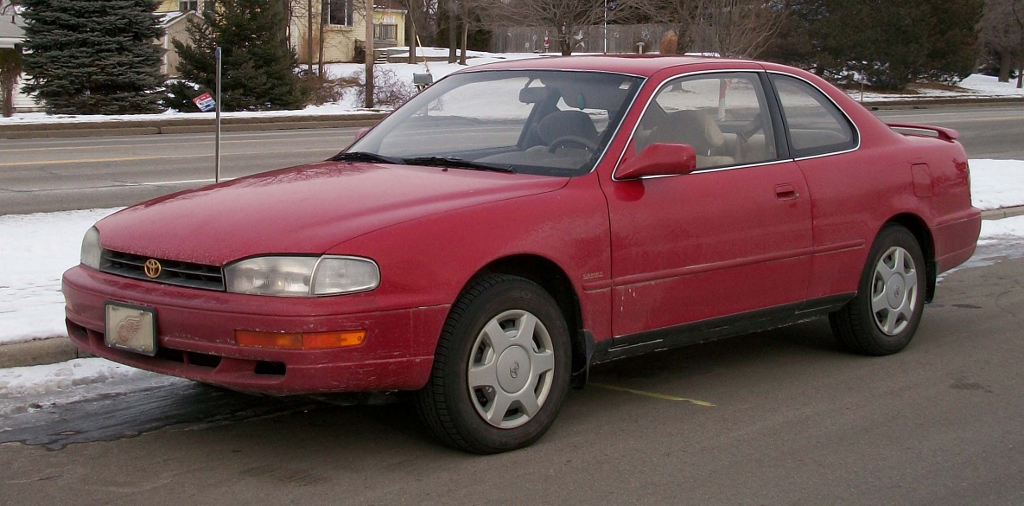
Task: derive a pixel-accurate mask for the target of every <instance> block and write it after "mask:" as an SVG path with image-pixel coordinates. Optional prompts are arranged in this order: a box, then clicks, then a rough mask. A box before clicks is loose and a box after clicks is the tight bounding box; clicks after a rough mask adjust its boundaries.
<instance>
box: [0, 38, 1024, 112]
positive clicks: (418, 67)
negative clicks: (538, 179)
mask: <svg viewBox="0 0 1024 506" xmlns="http://www.w3.org/2000/svg"><path fill="white" fill-rule="evenodd" d="M401 50H404V51H405V53H404V54H408V50H409V49H408V48H393V51H395V56H400V54H402V53H401ZM417 54H420V55H427V56H431V57H440V56H447V54H448V50H447V49H445V48H417ZM581 54H582V53H581ZM545 56H558V54H556V53H547V54H538V53H487V52H483V51H469V52H468V53H467V59H466V65H467V66H470V67H472V66H476V65H483V64H486V63H493V62H497V61H506V60H520V59H525V58H539V57H545ZM375 68H378V69H385V70H390V71H392V72H394V73H395V74H397V75H398V76H399V77H400V78H401V79H402V80H404V81H405V82H406V83H407V84H409V85H410V86H411V85H412V76H413V74H420V73H426V72H428V71H429V73H430V74H432V75H433V76H434V80H435V81H437V80H438V79H441V78H442V77H444V76H447V75H448V74H451V73H452V72H455V71H457V70H459V69H463V68H466V67H463V66H462V65H459V64H457V63H447V62H446V61H445V62H427V63H424V62H420V63H417V64H408V63H384V64H379V65H377V66H376V67H375ZM363 69H365V66H364V65H363V64H361V63H333V64H329V65H327V71H328V73H329V74H330V75H331V76H332V77H347V76H352V75H354V74H356V73H357V72H360V71H362V70H363ZM959 88H960V89H935V88H931V87H917V88H915V90H916V93H898V94H893V93H875V92H867V93H864V97H863V98H864V102H865V103H868V102H880V101H888V100H914V99H926V98H992V97H1015V96H1016V97H1024V90H1021V89H1017V88H1016V87H1015V83H1000V82H998V79H997V78H995V77H990V76H985V75H980V74H975V75H972V76H970V77H968V78H967V79H964V80H963V82H961V83H960V85H959ZM353 91H354V90H353ZM848 93H849V94H850V95H851V96H852V97H854V98H855V99H858V100H859V99H860V98H861V94H860V92H859V91H857V90H848ZM366 112H367V111H366V110H365V109H363V108H362V98H361V97H358V96H355V95H354V94H353V93H349V94H346V95H345V97H344V98H342V99H341V100H340V101H338V102H336V103H330V104H324V105H314V106H309V107H306V108H305V109H302V110H296V111H267V112H232V113H224V115H223V116H224V117H225V118H252V117H260V118H273V117H293V116H318V115H332V114H360V113H366ZM213 117H214V113H180V112H175V111H167V112H165V113H162V114H136V115H111V116H98V115H82V116H77V115H48V114H45V113H41V112H36V113H20V114H15V115H14V116H13V117H10V118H0V125H11V124H36V123H82V122H96V121H118V122H127V121H147V120H160V119H167V118H175V119H178V118H180V119H185V118H195V119H209V118H213Z"/></svg>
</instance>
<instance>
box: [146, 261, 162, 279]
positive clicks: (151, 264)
mask: <svg viewBox="0 0 1024 506" xmlns="http://www.w3.org/2000/svg"><path fill="white" fill-rule="evenodd" d="M162 270H163V267H161V266H160V262H157V261H156V260H154V259H152V258H150V259H149V260H146V264H145V265H143V266H142V272H143V273H144V274H145V275H146V276H147V277H149V278H150V279H156V278H157V276H159V275H160V271H162Z"/></svg>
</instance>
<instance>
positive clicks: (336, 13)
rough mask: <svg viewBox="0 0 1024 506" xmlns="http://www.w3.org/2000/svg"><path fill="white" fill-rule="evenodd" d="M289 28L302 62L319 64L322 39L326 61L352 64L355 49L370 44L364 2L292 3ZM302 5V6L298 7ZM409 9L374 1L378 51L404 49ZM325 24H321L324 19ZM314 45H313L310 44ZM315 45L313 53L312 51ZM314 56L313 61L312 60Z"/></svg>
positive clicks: (295, 0) (325, 0)
mask: <svg viewBox="0 0 1024 506" xmlns="http://www.w3.org/2000/svg"><path fill="white" fill-rule="evenodd" d="M292 2H293V8H292V19H291V23H290V27H289V32H290V39H291V44H292V47H294V48H295V50H296V53H297V54H298V56H299V62H301V63H309V62H310V61H313V62H316V61H319V56H320V40H321V38H322V39H323V53H324V58H323V59H324V61H325V62H328V63H336V62H351V61H353V60H354V59H355V48H356V45H357V43H358V45H359V46H362V45H363V43H364V42H365V41H366V24H365V21H364V20H365V19H366V18H365V17H364V16H363V11H364V10H363V8H362V6H363V5H364V4H365V2H363V1H362V0H317V1H316V2H306V1H303V0H292ZM310 3H312V4H313V5H312V7H313V9H312V11H313V12H312V18H313V37H312V38H311V37H309V16H310V14H309V9H308V6H309V4H310ZM297 4H301V5H297ZM406 12H407V11H406V10H405V9H402V8H400V4H398V2H391V1H388V0H374V8H373V47H374V49H375V50H382V49H384V48H389V47H395V46H404V45H406V43H405V42H406V41H405V15H406ZM321 19H322V20H323V23H322V24H321V23H320V20H321ZM311 42H312V44H310V43H311ZM310 46H312V51H310ZM310 56H312V58H310Z"/></svg>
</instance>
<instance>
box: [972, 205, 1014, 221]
mask: <svg viewBox="0 0 1024 506" xmlns="http://www.w3.org/2000/svg"><path fill="white" fill-rule="evenodd" d="M1020 215H1024V206H1013V207H1000V208H999V209H989V210H988V211H982V212H981V219H983V220H1001V219H1003V218H1009V217H1012V216H1020Z"/></svg>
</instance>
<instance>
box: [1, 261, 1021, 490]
mask: <svg viewBox="0 0 1024 506" xmlns="http://www.w3.org/2000/svg"><path fill="white" fill-rule="evenodd" d="M1020 246H1021V245H1019V244H1018V245H1016V247H1017V248H1018V250H1019V248H1020ZM983 253H984V252H983ZM989 253H993V254H999V252H997V251H990V252H989ZM982 256H984V254H983V255H982ZM1021 279H1024V260H1022V259H1019V258H1018V259H1013V260H1005V261H1002V262H999V263H996V264H995V265H991V266H988V267H975V268H966V269H963V270H959V271H957V272H954V273H952V274H951V275H949V276H948V277H946V278H945V279H944V280H943V281H942V282H941V283H940V285H939V289H938V296H937V298H936V300H935V303H933V304H931V305H930V306H928V307H927V309H926V312H925V317H924V320H923V321H922V325H921V327H920V329H919V330H918V334H917V336H916V337H915V339H914V341H913V342H912V343H911V345H910V346H909V347H908V348H907V349H906V350H905V351H904V352H902V353H900V354H897V355H894V356H891V357H885V358H868V357H862V356H855V355H850V354H847V353H844V352H842V351H840V350H838V349H837V347H836V344H835V343H834V341H833V340H832V337H831V334H830V332H829V331H828V326H827V324H826V323H825V322H823V321H821V320H817V321H811V322H807V323H803V324H800V325H796V326H792V327H788V328H783V329H778V330H774V331H770V332H763V333H758V334H753V335H748V336H744V337H740V338H736V339H730V340H725V341H719V342H715V343H711V344H706V345H699V346H693V347H688V348H682V349H678V350H675V351H670V352H662V353H658V354H654V355H650V356H646V357H640V358H637V359H631V360H626V361H621V362H617V363H612V364H609V365H605V366H600V367H598V370H597V371H596V372H595V374H594V375H593V377H592V383H593V384H592V385H590V386H588V387H587V388H586V389H585V390H583V391H582V392H579V391H576V392H573V393H572V394H571V395H570V397H569V399H568V401H567V403H566V406H565V407H564V409H563V410H562V413H561V415H560V417H559V419H558V421H557V422H556V423H555V425H554V427H553V428H552V430H551V431H550V432H548V434H547V435H546V436H545V437H544V438H543V439H541V440H540V441H539V442H538V443H537V444H536V445H534V446H532V447H530V448H526V449H524V450H520V451H516V452H512V453H508V454H503V455H496V456H490V457H478V456H471V455H467V454H462V453H459V452H456V451H452V450H449V449H447V448H444V447H442V446H439V445H438V444H437V443H435V442H434V441H433V440H432V439H431V438H430V437H429V436H428V434H427V433H426V431H425V430H424V429H423V428H421V427H420V425H419V424H418V423H417V422H416V420H415V416H414V411H413V409H412V406H411V405H410V403H407V402H399V403H395V404H388V405H384V406H356V407H343V406H338V405H336V404H334V403H330V402H325V401H324V400H322V399H320V400H318V399H310V398H298V399H291V400H279V399H268V398H256V397H247V396H243V395H239V394H233V393H229V392H224V391H221V390H217V389H212V388H208V387H202V386H198V385H191V384H188V385H184V386H182V385H176V386H170V387H162V388H155V389H150V390H144V391H139V392H135V393H132V394H129V395H127V396H122V397H111V398H105V399H99V400H92V401H83V402H80V403H76V404H71V405H67V406H64V407H63V408H59V409H50V408H44V409H41V410H38V411H33V412H29V413H25V414H22V415H15V416H12V417H10V418H9V420H6V421H5V422H4V425H5V426H7V427H8V429H7V430H3V431H0V441H24V442H25V443H26V444H20V443H8V444H4V445H3V446H0V467H2V468H3V469H4V471H3V473H2V474H0V503H2V504H5V505H16V504H171V505H180V504H225V503H254V504H284V503H288V504H441V503H443V504H480V503H482V502H487V503H493V504H599V503H600V504H639V503H645V504H929V505H941V504H972V505H985V504H1021V502H1022V501H1024V480H1022V479H1021V478H1022V476H1024V425H1022V424H1021V420H1024V396H1021V395H1020V392H1021V391H1022V389H1024V369H1022V368H1021V366H1020V364H1021V363H1022V361H1024V348H1022V347H1021V346H1020V330H1019V329H1020V324H1021V320H1022V318H1024V311H1022V308H1024V286H1022V283H1021ZM622 389H630V390H632V392H630V391H623V390H622ZM681 398H686V399H694V400H700V401H704V402H707V403H710V404H713V406H702V405H696V404H692V403H689V402H687V401H685V400H678V399H681ZM158 429H159V430H158ZM70 443H78V444H70ZM58 449H59V450H58ZM50 450H54V451H50Z"/></svg>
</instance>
